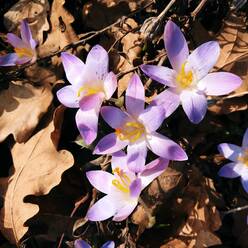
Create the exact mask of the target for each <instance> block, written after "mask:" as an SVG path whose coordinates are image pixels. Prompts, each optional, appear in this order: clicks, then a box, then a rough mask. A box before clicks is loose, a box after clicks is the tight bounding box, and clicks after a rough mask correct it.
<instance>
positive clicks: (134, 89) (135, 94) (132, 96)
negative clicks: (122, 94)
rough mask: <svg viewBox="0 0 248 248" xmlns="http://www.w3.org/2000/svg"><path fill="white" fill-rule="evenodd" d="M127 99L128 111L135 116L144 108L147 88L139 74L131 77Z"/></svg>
mask: <svg viewBox="0 0 248 248" xmlns="http://www.w3.org/2000/svg"><path fill="white" fill-rule="evenodd" d="M125 101H126V109H127V112H128V113H129V114H131V115H133V116H135V117H136V116H138V115H139V114H140V113H141V112H142V111H143V110H144V106H145V90H144V86H143V84H142V82H141V80H140V78H139V76H138V75H137V74H134V75H133V76H132V78H131V79H130V82H129V85H128V87H127V90H126V98H125Z"/></svg>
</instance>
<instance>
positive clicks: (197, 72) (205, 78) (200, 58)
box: [141, 21, 242, 124]
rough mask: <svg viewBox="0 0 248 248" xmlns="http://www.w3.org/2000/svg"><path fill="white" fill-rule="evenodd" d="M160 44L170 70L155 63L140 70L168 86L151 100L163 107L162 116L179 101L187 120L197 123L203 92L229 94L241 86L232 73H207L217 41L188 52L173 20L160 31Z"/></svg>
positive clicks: (202, 110) (203, 104)
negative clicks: (162, 34)
mask: <svg viewBox="0 0 248 248" xmlns="http://www.w3.org/2000/svg"><path fill="white" fill-rule="evenodd" d="M164 43H165V49H166V51H167V55H168V58H169V61H170V63H171V65H172V68H173V69H169V68H167V67H163V66H155V65H142V66H141V69H142V71H143V72H144V73H145V74H147V75H148V76H149V77H151V78H152V79H153V80H156V81H158V82H160V83H162V84H164V85H166V86H169V89H167V90H165V91H163V92H162V93H161V94H159V95H158V96H157V97H156V98H155V99H154V101H153V103H152V105H160V104H162V105H163V106H164V108H165V109H166V110H167V111H165V115H166V117H168V116H169V115H170V114H171V113H173V112H174V111H175V110H176V108H177V107H178V106H179V104H180V103H181V104H182V107H183V109H184V111H185V113H186V115H187V116H188V118H189V120H190V121H191V122H193V123H195V124H197V123H199V122H200V121H201V120H202V119H203V118H204V116H205V114H206V111H207V98H206V96H207V95H212V96H219V95H225V94H229V93H230V92H231V91H233V90H235V89H236V88H238V87H239V86H240V85H241V83H242V81H241V79H240V78H239V77H238V76H236V75H234V74H232V73H228V72H213V73H209V71H210V70H211V69H212V68H213V66H214V65H215V63H216V62H217V60H218V57H219V53H220V47H219V44H218V43H217V42H215V41H210V42H206V43H204V44H202V45H200V46H199V47H197V48H196V49H195V50H194V51H193V52H192V53H191V54H190V55H189V49H188V46H187V42H186V40H185V38H184V36H183V34H182V32H181V30H180V29H179V27H178V26H177V25H176V24H175V23H173V22H172V21H168V22H167V24H166V25H165V30H164Z"/></svg>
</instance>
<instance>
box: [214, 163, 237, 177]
mask: <svg viewBox="0 0 248 248" xmlns="http://www.w3.org/2000/svg"><path fill="white" fill-rule="evenodd" d="M235 165H236V163H228V164H226V165H224V166H223V167H222V168H221V169H220V170H219V172H218V175H219V176H221V177H227V178H235V177H239V176H240V174H239V173H237V171H234V167H235Z"/></svg>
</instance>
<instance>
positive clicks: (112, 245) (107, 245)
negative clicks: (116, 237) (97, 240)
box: [101, 241, 115, 248]
mask: <svg viewBox="0 0 248 248" xmlns="http://www.w3.org/2000/svg"><path fill="white" fill-rule="evenodd" d="M101 248H115V243H114V241H107V242H106V243H105V244H103V245H102V247H101Z"/></svg>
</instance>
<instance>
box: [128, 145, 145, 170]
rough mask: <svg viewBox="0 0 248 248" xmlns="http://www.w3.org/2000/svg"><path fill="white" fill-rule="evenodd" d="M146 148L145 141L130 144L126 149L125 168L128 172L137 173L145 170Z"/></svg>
mask: <svg viewBox="0 0 248 248" xmlns="http://www.w3.org/2000/svg"><path fill="white" fill-rule="evenodd" d="M146 155H147V147H146V142H145V140H142V141H139V142H134V143H130V144H129V145H128V147H127V166H128V168H129V170H130V171H133V172H135V173H139V172H141V171H143V170H144V169H145V163H146Z"/></svg>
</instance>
